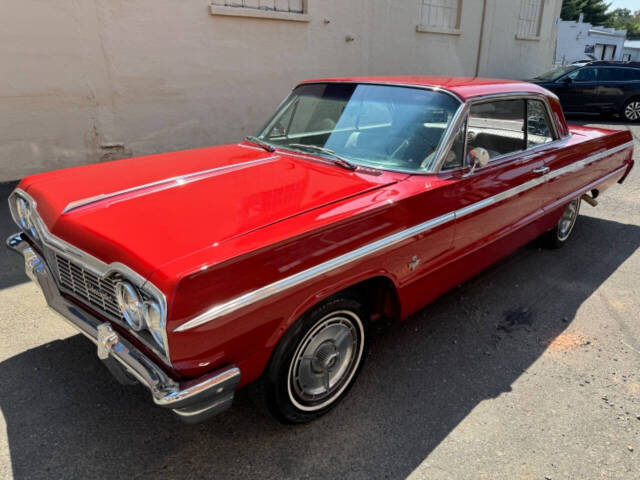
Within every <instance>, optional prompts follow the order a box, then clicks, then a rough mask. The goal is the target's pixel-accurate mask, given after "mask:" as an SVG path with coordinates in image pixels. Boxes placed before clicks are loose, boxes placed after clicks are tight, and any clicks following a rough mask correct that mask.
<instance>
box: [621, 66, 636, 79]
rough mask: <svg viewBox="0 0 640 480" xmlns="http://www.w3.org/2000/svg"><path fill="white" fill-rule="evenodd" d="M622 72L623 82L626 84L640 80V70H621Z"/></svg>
mask: <svg viewBox="0 0 640 480" xmlns="http://www.w3.org/2000/svg"><path fill="white" fill-rule="evenodd" d="M620 71H621V72H622V78H621V80H624V81H626V82H634V81H636V82H637V81H638V80H640V69H638V68H621V69H620Z"/></svg>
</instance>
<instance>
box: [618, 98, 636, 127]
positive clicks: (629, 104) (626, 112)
mask: <svg viewBox="0 0 640 480" xmlns="http://www.w3.org/2000/svg"><path fill="white" fill-rule="evenodd" d="M620 115H621V116H622V118H623V119H624V120H626V121H627V122H640V97H635V98H630V99H629V100H627V101H626V102H624V106H623V107H622V111H621V112H620Z"/></svg>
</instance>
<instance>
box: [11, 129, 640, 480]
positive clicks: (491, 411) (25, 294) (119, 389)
mask: <svg viewBox="0 0 640 480" xmlns="http://www.w3.org/2000/svg"><path fill="white" fill-rule="evenodd" d="M570 120H572V121H576V122H578V121H579V122H580V123H589V121H588V120H587V121H585V120H580V119H578V120H576V119H570ZM598 121H602V120H598ZM611 126H612V127H613V128H630V127H628V126H626V125H624V124H620V123H615V122H613V123H611ZM631 129H632V132H633V133H634V135H635V138H636V142H637V147H636V154H635V155H636V162H639V161H640V126H634V127H631ZM11 188H12V186H11V185H6V184H5V185H0V197H2V201H1V203H0V237H2V238H3V239H4V238H6V237H7V236H8V235H9V234H10V233H12V232H13V230H14V228H13V226H12V225H11V222H10V220H9V217H8V211H7V207H6V201H5V200H4V199H5V198H6V196H7V195H8V193H9V192H10V189H11ZM639 246H640V165H637V166H636V169H635V170H634V171H633V173H632V174H631V176H630V177H629V178H628V180H627V181H626V182H625V184H624V185H622V186H619V185H616V186H614V187H612V189H611V190H610V191H609V192H608V193H607V194H606V195H605V196H603V197H601V200H600V205H599V206H598V207H597V208H595V209H594V208H591V207H589V206H588V205H586V204H583V206H582V212H581V216H580V218H579V220H578V223H577V225H576V227H575V230H574V234H573V237H572V239H571V242H570V243H569V245H567V246H566V247H565V248H563V249H560V250H557V251H547V250H540V249H539V248H538V247H537V246H536V245H535V244H532V245H529V246H527V247H525V248H523V249H521V250H520V251H518V252H517V253H516V254H514V255H512V256H511V257H509V258H508V259H506V260H504V261H502V262H501V263H500V264H498V265H497V266H495V267H493V268H491V269H490V270H489V271H487V272H485V273H483V274H481V275H480V276H478V277H476V278H475V279H473V280H472V281H469V282H468V283H466V284H464V285H462V286H461V287H459V288H457V289H455V290H454V291H452V292H450V293H448V294H446V295H445V296H443V297H441V298H440V299H438V300H437V301H436V302H434V303H433V304H432V305H430V306H429V307H427V308H426V309H424V310H423V311H422V312H420V313H419V314H417V315H415V316H414V317H413V318H411V319H409V320H408V321H406V322H403V323H402V324H399V325H396V326H392V327H390V328H389V329H388V331H386V332H385V333H384V334H382V335H380V336H379V337H378V338H376V340H375V342H374V344H373V346H372V349H371V351H370V354H369V357H368V359H367V363H366V365H365V368H364V370H363V372H362V375H361V376H360V378H359V380H358V382H357V384H356V386H355V387H354V388H353V390H352V391H351V393H350V395H349V396H348V398H347V399H345V401H344V402H343V403H342V404H341V405H340V406H339V407H338V408H337V409H335V410H334V411H332V412H331V413H330V414H329V415H327V416H326V417H324V418H322V419H320V420H318V421H316V422H314V423H312V424H310V425H304V426H298V427H291V426H285V425H281V424H279V423H277V422H276V421H274V420H272V419H270V418H268V417H265V416H263V415H262V413H260V412H259V411H258V410H257V409H256V408H255V407H254V406H253V404H252V402H251V399H250V396H249V395H248V394H247V393H246V392H240V393H239V394H238V395H237V397H236V401H235V404H234V406H233V407H232V409H231V410H230V411H228V412H226V413H225V414H223V415H221V416H219V417H217V418H214V419H213V420H211V421H209V422H207V423H205V424H200V425H196V426H189V425H184V424H182V423H180V422H179V421H177V420H176V419H174V417H173V416H172V415H171V414H170V413H169V412H166V411H164V410H161V409H159V408H155V407H153V406H152V404H151V401H150V398H149V395H148V393H147V392H146V391H145V390H144V389H143V388H142V387H139V386H134V387H124V386H121V385H119V384H118V383H117V382H116V381H115V380H113V379H112V378H111V376H110V375H109V373H108V371H107V370H106V369H105V368H104V367H103V366H102V365H101V364H100V363H99V361H98V359H97V357H96V354H95V349H94V347H93V346H92V344H91V343H90V342H88V341H87V340H85V339H84V338H82V337H81V336H79V335H75V332H74V331H73V330H72V329H71V328H70V327H68V326H67V325H66V324H64V323H63V322H62V321H60V320H59V319H58V318H56V315H55V314H53V313H51V312H49V311H48V310H47V309H46V307H45V304H44V300H43V299H42V297H41V295H40V293H39V291H38V290H37V288H36V286H35V285H34V284H32V283H28V282H27V278H26V276H25V275H24V273H23V270H22V264H21V260H20V259H19V258H18V257H16V256H14V255H13V254H11V253H10V252H8V251H6V250H5V249H2V250H0V338H1V339H2V341H1V342H0V409H1V410H2V415H1V417H0V422H2V428H0V478H3V479H10V478H16V479H27V478H28V479H38V478H81V479H86V478H98V477H99V478H123V477H128V478H155V477H158V476H162V477H163V478H216V479H217V478H254V477H255V478H261V479H264V478H404V477H407V476H411V477H413V478H420V479H422V478H424V479H427V478H428V479H433V478H435V479H439V478H442V479H463V478H464V479H467V478H470V479H471V478H481V479H482V478H500V479H502V478H504V479H544V478H551V479H561V478H562V479H587V478H588V479H599V478H603V479H613V478H616V479H617V478H620V479H634V478H638V475H639V473H638V472H640V371H639V366H640V299H639V298H638V294H639V293H640V254H639V253H638V247H639Z"/></svg>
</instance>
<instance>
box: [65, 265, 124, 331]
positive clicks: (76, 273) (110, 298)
mask: <svg viewBox="0 0 640 480" xmlns="http://www.w3.org/2000/svg"><path fill="white" fill-rule="evenodd" d="M56 265H57V267H58V268H57V270H58V281H59V282H60V285H61V286H62V287H64V288H65V289H67V290H68V291H69V292H70V293H72V294H73V295H74V296H76V297H78V298H79V299H80V300H83V301H84V302H86V303H88V304H90V305H92V306H93V307H95V308H96V310H97V311H98V312H100V313H102V314H104V315H106V316H107V317H115V318H116V319H118V320H124V318H123V317H122V313H120V308H119V307H118V301H117V300H116V290H115V283H114V280H115V279H106V278H101V277H98V276H97V275H95V274H94V273H91V272H90V271H88V270H86V269H84V268H83V267H82V266H81V265H79V264H77V263H75V262H72V261H71V260H69V259H67V258H65V257H63V256H61V255H58V254H56Z"/></svg>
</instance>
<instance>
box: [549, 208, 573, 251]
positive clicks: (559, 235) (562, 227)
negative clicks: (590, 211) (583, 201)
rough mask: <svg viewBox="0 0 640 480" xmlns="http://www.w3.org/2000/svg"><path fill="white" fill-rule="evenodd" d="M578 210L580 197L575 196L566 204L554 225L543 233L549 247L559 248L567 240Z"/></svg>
mask: <svg viewBox="0 0 640 480" xmlns="http://www.w3.org/2000/svg"><path fill="white" fill-rule="evenodd" d="M579 212H580V198H576V199H575V200H573V201H572V202H571V203H569V205H567V208H566V209H565V211H564V212H562V217H560V220H558V223H557V224H556V226H555V227H554V228H553V229H551V230H549V231H548V232H547V233H545V235H544V240H545V243H546V244H547V246H548V247H549V248H560V247H562V246H563V245H564V244H565V243H566V242H567V240H568V239H569V236H570V235H571V232H572V231H573V226H574V225H575V224H576V220H577V219H578V213H579Z"/></svg>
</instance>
